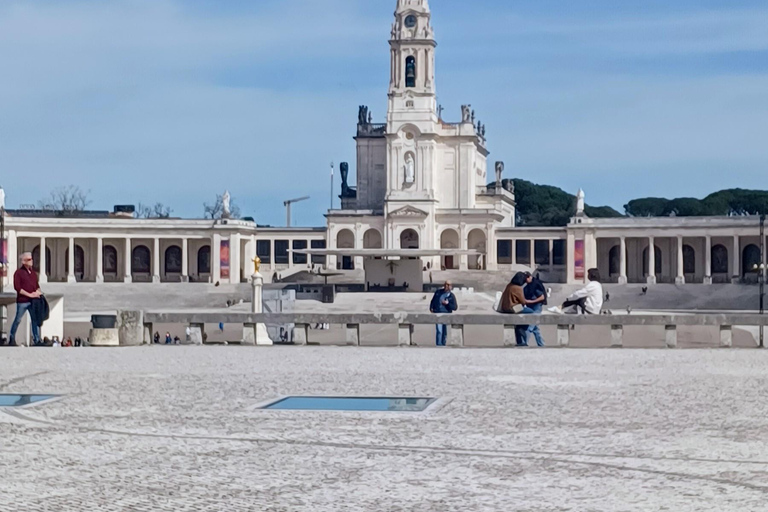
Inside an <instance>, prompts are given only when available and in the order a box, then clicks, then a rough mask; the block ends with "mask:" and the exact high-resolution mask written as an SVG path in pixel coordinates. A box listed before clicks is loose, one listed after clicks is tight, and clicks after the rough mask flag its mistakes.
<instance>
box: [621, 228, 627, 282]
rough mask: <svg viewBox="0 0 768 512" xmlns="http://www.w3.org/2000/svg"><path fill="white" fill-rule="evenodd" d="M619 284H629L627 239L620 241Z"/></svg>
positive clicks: (622, 238)
mask: <svg viewBox="0 0 768 512" xmlns="http://www.w3.org/2000/svg"><path fill="white" fill-rule="evenodd" d="M619 253H620V254H619V284H627V282H628V279H627V238H626V237H623V236H622V237H621V238H620V239H619Z"/></svg>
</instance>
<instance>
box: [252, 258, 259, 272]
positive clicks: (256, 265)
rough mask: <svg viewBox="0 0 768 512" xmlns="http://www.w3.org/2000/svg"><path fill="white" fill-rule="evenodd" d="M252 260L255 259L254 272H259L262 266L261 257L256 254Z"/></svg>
mask: <svg viewBox="0 0 768 512" xmlns="http://www.w3.org/2000/svg"><path fill="white" fill-rule="evenodd" d="M252 261H253V273H254V274H258V273H259V269H260V268H261V258H259V257H258V256H256V257H255V258H253V260H252Z"/></svg>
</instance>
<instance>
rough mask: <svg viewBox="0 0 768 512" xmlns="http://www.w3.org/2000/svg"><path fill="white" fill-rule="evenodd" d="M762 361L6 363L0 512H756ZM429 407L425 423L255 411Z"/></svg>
mask: <svg viewBox="0 0 768 512" xmlns="http://www.w3.org/2000/svg"><path fill="white" fill-rule="evenodd" d="M766 365H768V353H767V352H763V351H759V350H558V349H547V350H536V349H524V350H520V349H510V350H481V349H434V348H432V349H424V348H410V349H408V348H406V349H393V348H356V347H350V348H346V347H345V348H336V347H270V348H250V347H186V346H179V347H138V348H118V349H0V392H2V393H11V392H55V393H63V394H65V395H66V397H65V398H64V399H63V400H60V401H58V402H53V403H48V404H43V405H40V406H37V407H33V408H28V409H23V410H19V411H15V412H14V411H10V412H8V411H7V410H6V411H4V412H0V457H2V458H1V459H0V460H2V462H3V463H2V467H3V475H2V480H0V511H2V512H6V511H8V512H10V511H13V512H16V511H22V510H23V511H49V510H55V511H61V512H67V511H83V510H98V511H105V512H110V511H139V512H141V511H175V512H177V511H217V512H218V511H246V510H248V511H250V510H253V511H308V512H309V511H312V512H325V511H424V512H431V511H435V512H445V511H486V510H487V511H526V512H529V511H535V512H544V511H547V512H551V511H578V512H591V511H612V512H614V511H615V512H618V511H621V512H634V511H674V512H688V511H690V512H693V511H696V512H707V511H712V512H722V511H764V510H766V498H768V483H767V482H768V479H767V478H766V476H767V472H768V442H766V435H767V433H768V401H766V385H768V378H766V371H765V368H766ZM288 394H313V395H314V394H320V395H325V394H327V395H335V394H357V395H402V396H434V397H441V398H444V399H446V400H447V401H448V403H447V404H446V405H444V406H443V407H442V408H439V409H436V410H434V411H432V412H428V413H427V414H425V415H411V414H403V413H337V412H288V411H262V410H255V409H254V405H256V404H258V403H259V402H262V401H263V400H266V399H270V398H273V397H277V396H280V395H288Z"/></svg>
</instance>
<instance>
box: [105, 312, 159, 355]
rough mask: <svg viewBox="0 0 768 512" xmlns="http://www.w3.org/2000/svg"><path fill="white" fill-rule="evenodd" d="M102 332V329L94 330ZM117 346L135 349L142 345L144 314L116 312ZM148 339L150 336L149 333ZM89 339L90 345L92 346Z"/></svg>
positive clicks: (143, 338)
mask: <svg viewBox="0 0 768 512" xmlns="http://www.w3.org/2000/svg"><path fill="white" fill-rule="evenodd" d="M96 330H102V329H94V331H96ZM116 332H117V333H118V340H119V342H118V344H119V345H121V346H124V347H135V346H138V345H141V344H143V343H144V340H145V332H144V312H143V311H127V310H121V311H118V312H117V328H116ZM150 339H152V335H151V333H150ZM93 344H94V343H93V338H91V345H93Z"/></svg>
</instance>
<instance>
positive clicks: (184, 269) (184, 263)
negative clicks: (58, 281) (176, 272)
mask: <svg viewBox="0 0 768 512" xmlns="http://www.w3.org/2000/svg"><path fill="white" fill-rule="evenodd" d="M181 282H183V283H188V282H189V240H187V239H186V238H182V239H181Z"/></svg>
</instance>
